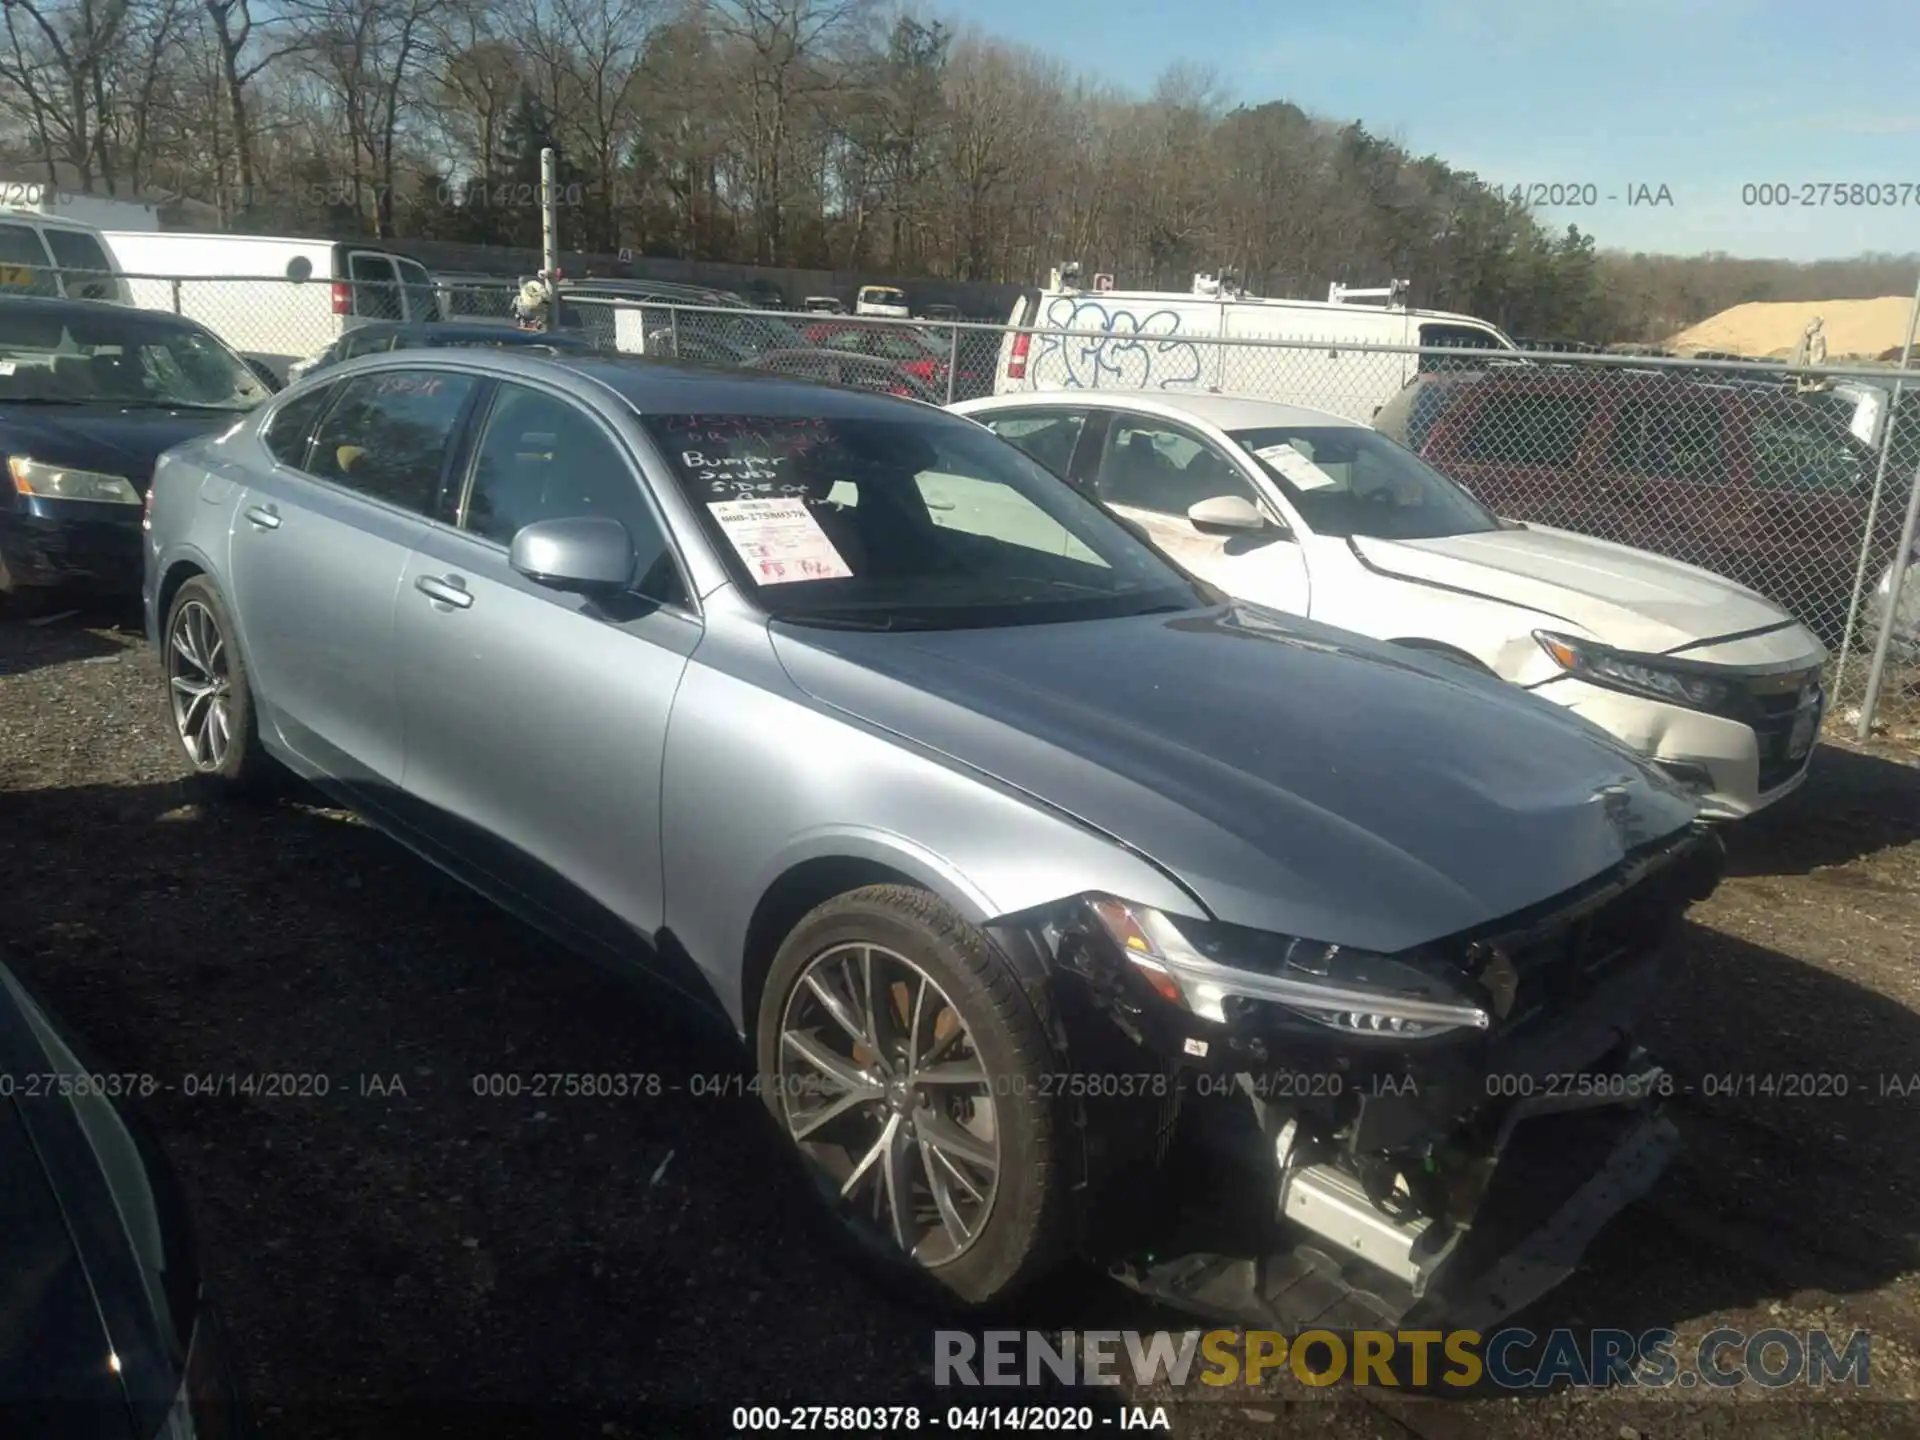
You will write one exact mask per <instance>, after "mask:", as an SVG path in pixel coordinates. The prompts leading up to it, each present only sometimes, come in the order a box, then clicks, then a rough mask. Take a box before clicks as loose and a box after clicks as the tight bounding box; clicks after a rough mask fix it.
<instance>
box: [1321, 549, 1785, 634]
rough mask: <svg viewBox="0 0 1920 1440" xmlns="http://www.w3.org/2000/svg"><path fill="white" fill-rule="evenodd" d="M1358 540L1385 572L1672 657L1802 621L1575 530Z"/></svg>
mask: <svg viewBox="0 0 1920 1440" xmlns="http://www.w3.org/2000/svg"><path fill="white" fill-rule="evenodd" d="M1352 543H1353V546H1354V548H1355V549H1356V550H1357V551H1359V553H1360V555H1361V557H1362V559H1364V560H1365V561H1366V563H1367V564H1369V565H1370V566H1372V567H1373V568H1374V569H1376V570H1382V571H1385V572H1386V573H1387V574H1390V575H1397V576H1401V577H1404V578H1406V579H1410V580H1426V581H1431V582H1434V583H1436V584H1441V585H1446V586H1449V587H1451V588H1454V589H1458V590H1470V591H1472V592H1473V593H1474V594H1476V595H1485V596H1487V597H1489V598H1490V599H1494V600H1504V601H1506V602H1508V603H1509V604H1512V605H1518V606H1522V607H1524V608H1525V609H1529V610H1537V611H1540V612H1541V613H1543V614H1546V615H1551V616H1555V617H1558V618H1559V619H1561V620H1566V621H1571V622H1572V623H1573V624H1575V625H1578V626H1580V627H1581V628H1582V629H1584V630H1586V631H1587V632H1588V633H1589V634H1591V635H1592V636H1593V637H1594V638H1595V639H1597V640H1600V641H1601V642H1602V643H1604V644H1607V645H1612V646H1615V647H1616V648H1618V649H1622V650H1634V651H1639V652H1642V653H1645V654H1662V653H1664V652H1666V651H1669V650H1678V649H1680V648H1681V647H1683V646H1693V645H1697V644H1698V643H1699V642H1701V641H1703V640H1717V639H1719V638H1720V637H1722V636H1726V635H1741V634H1747V633H1750V632H1752V631H1755V630H1763V629H1766V628H1768V627H1770V626H1776V625H1788V624H1791V623H1793V617H1792V616H1791V615H1789V614H1788V613H1787V612H1786V611H1785V610H1782V609H1781V608H1780V607H1779V606H1778V605H1776V604H1774V603H1773V601H1771V600H1769V599H1767V598H1766V597H1765V596H1764V595H1759V594H1756V593H1755V592H1754V591H1752V590H1749V589H1747V588H1746V587H1745V586H1743V585H1740V584H1738V583H1737V582H1735V581H1732V580H1729V579H1727V578H1726V577H1725V576H1722V575H1715V574H1714V573H1713V572H1712V571H1710V570H1702V569H1701V568H1700V567H1699V566H1697V565H1688V564H1685V563H1684V562H1682V561H1679V560H1671V559H1668V558H1667V557H1666V556H1664V555H1654V554H1650V553H1648V552H1647V551H1645V550H1635V549H1633V548H1632V547H1631V546H1627V545H1616V544H1613V543H1612V542H1611V541H1607V540H1596V539H1595V538H1594V537H1592V536H1591V535H1576V534H1575V533H1573V532H1572V531H1570V530H1554V529H1550V528H1548V527H1546V526H1541V525H1527V526H1525V527H1523V528H1516V529H1512V530H1494V531H1489V532H1486V533H1484V534H1479V535H1449V536H1446V537H1444V538H1441V539H1437V540H1377V539H1371V538H1367V539H1359V538H1356V539H1355V540H1354V541H1353V542H1352Z"/></svg>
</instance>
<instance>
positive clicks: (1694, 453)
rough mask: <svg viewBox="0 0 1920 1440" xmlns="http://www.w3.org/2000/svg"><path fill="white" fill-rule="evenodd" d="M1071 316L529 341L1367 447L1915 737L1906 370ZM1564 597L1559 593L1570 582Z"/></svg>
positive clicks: (607, 325)
mask: <svg viewBox="0 0 1920 1440" xmlns="http://www.w3.org/2000/svg"><path fill="white" fill-rule="evenodd" d="M3 280H4V277H0V281H3ZM127 286H128V289H129V291H130V292H131V293H130V298H131V299H132V300H133V301H134V303H136V304H139V305H143V306H148V307H151V308H154V309H162V310H171V311H174V312H175V313H178V314H182V315H186V316H189V317H191V318H193V319H196V320H199V321H201V322H202V323H203V324H205V325H207V326H208V328H210V329H212V330H213V331H214V332H215V333H217V334H219V335H220V336H222V337H223V338H224V339H225V340H227V342H228V343H229V344H231V345H232V346H233V347H234V348H235V349H237V350H239V351H241V352H242V353H243V354H247V355H250V356H253V357H256V358H258V359H262V360H264V361H266V362H267V363H268V364H269V365H271V366H273V367H275V368H277V369H279V370H281V372H282V373H284V370H285V366H286V365H287V364H288V363H290V362H291V361H294V360H297V359H304V358H308V357H311V356H313V355H315V354H317V353H319V352H321V351H323V350H328V351H329V353H331V354H333V355H334V356H335V357H336V358H341V357H345V356H350V355H352V354H356V353H366V352H367V351H368V350H370V349H376V348H378V349H384V348H388V347H390V346H391V345H393V344H394V343H396V342H395V340H394V338H393V337H392V336H391V335H390V334H389V333H387V332H386V331H385V330H384V329H383V327H380V326H378V325H372V326H371V327H370V328H369V322H376V321H382V320H388V321H423V320H429V321H442V322H458V323H464V324H471V325H476V326H492V327H511V326H516V325H518V324H520V323H522V322H520V321H518V320H517V319H516V318H515V311H514V300H515V298H516V296H517V295H518V293H519V284H518V283H517V282H513V281H507V280H504V279H503V280H501V281H499V282H497V283H488V282H484V281H473V282H464V281H463V282H462V283H450V282H443V283H440V284H437V285H436V286H435V287H433V288H432V289H431V290H425V289H423V287H420V286H400V285H387V284H372V283H367V282H361V283H359V284H353V283H349V282H331V281H328V280H325V279H323V278H318V277H316V278H315V279H311V280H308V281H306V282H290V281H286V280H276V279H230V278H213V277H178V278H174V277H128V279H127ZM1096 308H1098V310H1099V314H1100V316H1101V318H1102V319H1103V320H1104V321H1105V323H1103V324H1101V325H1099V326H1097V327H1095V326H1088V325H1086V324H1085V316H1086V314H1087V313H1088V307H1076V308H1075V309H1074V313H1073V314H1072V315H1063V316H1058V317H1055V316H1053V315H1052V314H1051V312H1049V314H1048V315H1045V316H1042V317H1039V318H1040V319H1041V320H1043V321H1044V320H1048V319H1054V318H1057V319H1059V320H1061V321H1062V322H1063V323H1062V326H1061V327H1058V328H1055V327H1050V326H1049V325H1047V324H1045V323H1041V324H1036V325H1028V326H1024V327H1020V328H1015V327H1011V326H1008V325H1007V324H1005V323H991V322H989V321H987V320H984V319H983V320H978V321H966V322H953V321H947V320H941V321H926V320H887V319H879V318H872V317H865V316H854V315H838V314H818V313H801V312H790V311H768V310H755V309H750V308H748V307H746V306H744V305H742V304H740V303H738V302H737V301H734V300H733V299H732V298H731V297H727V296H723V295H720V294H718V293H717V292H710V291H701V290H697V289H694V288H693V287H686V286H674V285H667V284H659V285H656V284H653V283H651V282H635V281H606V282H596V281H592V280H587V281H580V282H569V283H563V284H562V286H561V287H560V293H559V297H558V300H557V303H556V304H555V305H554V306H553V307H551V309H550V310H549V311H548V312H547V313H545V314H544V315H542V316H540V317H539V320H538V321H537V322H536V323H539V324H540V325H541V326H542V327H543V328H547V329H551V330H553V331H555V332H558V333H560V334H564V335H569V336H571V337H574V338H576V339H579V340H584V341H587V342H589V343H591V344H594V345H597V346H601V347H604V348H608V349H613V350H619V351H624V352H628V353H634V354H646V355H665V356H673V357H678V358H679V359H680V360H682V361H692V362H698V363H703V364H712V365H723V366H730V367H744V368H748V369H755V370H763V371H767V372H770V373H777V374H784V375H793V376H800V377H804V378H809V379H814V380H820V381H826V382H830V383H836V384H843V385H855V386H859V387H862V388H866V389H872V390H877V391H881V392H884V393H887V394H893V395H899V396H904V397H907V398H911V399H915V400H920V401H924V402H926V403H929V404H935V405H944V404H949V403H952V402H954V401H959V400H966V399H972V398H974V397H976V396H982V395H990V394H995V393H1005V392H1008V391H1041V392H1060V393H1062V394H1063V398H1064V397H1070V396H1073V395H1075V394H1077V393H1081V392H1086V391H1097V390H1126V389H1140V390H1151V391H1156V392H1163V393H1165V394H1166V395H1167V396H1169V397H1177V396H1178V395H1180V394H1182V393H1195V392H1216V393H1220V394H1226V395H1241V396H1250V397H1257V398H1262V399H1267V400H1272V401H1277V402H1281V403H1284V404H1288V405H1294V406H1300V407H1303V408H1307V409H1312V410H1319V411H1325V412H1330V413H1332V414H1335V415H1339V416H1342V417H1344V418H1347V419H1350V420H1355V421H1360V422H1363V423H1368V424H1372V425H1374V426H1375V427H1376V428H1378V429H1379V430H1381V431H1382V432H1383V433H1385V434H1387V435H1389V436H1391V438H1393V439H1394V440H1396V441H1399V442H1400V443H1402V444H1404V445H1406V446H1407V447H1408V448H1410V449H1412V450H1414V451H1415V452H1416V453H1418V454H1420V455H1421V456H1423V457H1424V458H1425V459H1426V460H1427V461H1428V462H1429V463H1431V464H1432V465H1433V466H1434V467H1435V468H1437V469H1438V470H1440V471H1441V472H1442V473H1443V474H1446V475H1448V476H1450V477H1451V478H1452V479H1454V480H1455V481H1457V482H1458V483H1460V484H1461V485H1463V486H1465V487H1466V488H1467V489H1468V490H1469V491H1470V492H1472V493H1473V494H1474V495H1475V496H1476V497H1477V498H1478V499H1480V500H1481V501H1482V502H1483V503H1484V504H1485V505H1486V506H1487V507H1488V508H1490V509H1492V510H1493V511H1495V512H1496V513H1498V514H1500V515H1502V516H1505V517H1508V518H1510V519H1514V520H1519V521H1524V522H1530V523H1532V524H1534V525H1537V526H1550V527H1554V528H1558V529H1565V530H1572V531H1578V532H1581V533H1584V534H1588V535H1593V536H1597V537H1599V538H1601V539H1605V540H1609V541H1614V542H1617V543H1619V544H1622V545H1626V546H1630V547H1633V548H1635V549H1639V550H1646V551H1651V552H1654V553H1656V554H1660V555H1666V556H1670V557H1673V558H1675V559H1678V560H1683V561H1686V562H1688V563H1691V564H1694V565H1698V566H1701V567H1703V568H1705V569H1707V570H1711V571H1715V572H1717V573H1719V574H1722V575H1726V576H1728V577H1731V578H1732V579H1734V580H1737V581H1739V582H1741V583H1742V584H1744V585H1747V586H1749V587H1751V588H1752V589H1754V590H1756V591H1759V592H1760V593H1762V594H1763V595H1766V596H1767V597H1769V598H1771V599H1773V600H1775V601H1776V602H1778V603H1779V604H1781V605H1782V606H1784V607H1785V608H1786V609H1787V610H1789V611H1790V612H1791V613H1792V614H1794V615H1795V616H1796V617H1798V618H1799V619H1800V620H1802V621H1804V622H1805V623H1806V624H1807V625H1808V626H1809V627H1810V628H1812V629H1813V630H1814V631H1815V632H1816V633H1817V634H1819V636H1820V637H1821V639H1822V640H1823V641H1825V642H1826V644H1827V646H1828V648H1829V650H1830V651H1831V656H1832V658H1831V660H1830V663H1829V693H1830V696H1831V703H1830V708H1829V717H1830V722H1831V723H1832V724H1834V725H1835V726H1836V727H1837V728H1839V729H1841V730H1843V731H1847V732H1851V731H1852V730H1854V729H1855V728H1856V727H1857V726H1858V725H1859V724H1860V723H1861V722H1860V707H1861V703H1862V700H1863V699H1864V698H1865V697H1866V695H1867V693H1868V690H1869V675H1870V673H1871V672H1872V671H1873V668H1874V667H1873V660H1874V657H1875V651H1876V641H1877V639H1878V637H1879V636H1880V634H1881V631H1882V628H1883V622H1886V621H1887V617H1888V615H1889V612H1890V611H1891V615H1892V619H1891V623H1890V625H1888V626H1887V628H1888V629H1889V630H1890V643H1889V645H1888V646H1887V658H1886V663H1885V667H1884V670H1883V671H1882V673H1881V676H1880V684H1879V687H1878V688H1879V695H1878V706H1877V708H1876V712H1875V714H1874V715H1873V716H1872V717H1870V718H1871V719H1872V720H1873V721H1875V722H1877V723H1879V724H1881V725H1885V726H1887V727H1890V728H1893V729H1895V730H1914V731H1917V732H1920V556H1916V557H1915V561H1914V566H1913V568H1911V569H1909V570H1907V571H1906V573H1905V574H1904V575H1901V574H1900V573H1899V571H1900V569H1901V567H1900V565H1899V564H1898V563H1897V560H1898V552H1899V549H1900V546H1899V540H1900V536H1901V533H1902V526H1903V522H1904V521H1905V519H1906V518H1907V514H1908V510H1909V504H1908V501H1909V497H1910V496H1911V495H1912V494H1914V493H1915V491H1916V487H1920V396H1916V395H1915V394H1913V393H1912V390H1911V389H1909V388H1907V387H1904V386H1903V385H1902V383H1901V380H1902V376H1903V375H1909V376H1910V378H1911V379H1912V380H1913V381H1914V382H1915V384H1920V371H1903V370H1901V369H1899V368H1896V367H1893V366H1880V367H1847V366H1828V367H1821V368H1806V367H1799V368H1791V369H1789V368H1783V367H1782V366H1780V365H1778V364H1770V363H1768V362H1750V363H1740V362H1731V361H1712V362H1706V361H1680V360H1671V359H1662V358H1645V357H1637V356H1636V357H1624V356H1612V355H1598V354H1575V353H1567V352H1538V353H1529V352H1524V351H1521V352H1514V351H1488V350H1484V349H1471V350H1470V349H1462V348H1458V347H1457V346H1433V345H1429V346H1425V347H1421V346H1415V345H1392V344H1382V343H1371V344H1359V343H1353V342H1351V341H1349V340H1344V339H1332V338H1328V339H1301V338H1298V337H1285V338H1283V337H1279V336H1272V335H1261V334H1233V333H1229V334H1226V335H1222V334H1221V333H1219V332H1220V331H1221V330H1223V329H1225V330H1228V331H1231V330H1232V329H1233V328H1234V324H1233V320H1232V319H1231V313H1230V312H1229V311H1223V310H1222V308H1221V307H1218V306H1214V307H1206V308H1210V309H1211V313H1212V314H1213V315H1216V316H1217V315H1221V314H1227V315H1228V316H1229V318H1228V319H1226V320H1224V321H1212V322H1209V328H1210V333H1205V334H1201V333H1190V330H1191V326H1192V324H1193V319H1192V318H1191V317H1185V318H1184V321H1183V311H1182V308H1181V307H1178V306H1174V305H1168V306H1165V307H1163V308H1161V309H1159V310H1157V311H1156V312H1155V313H1154V314H1153V315H1151V316H1149V317H1147V318H1146V319H1145V320H1136V319H1135V318H1133V317H1132V316H1131V315H1130V314H1128V313H1126V312H1125V311H1122V310H1118V309H1111V308H1106V307H1096ZM1187 308H1191V309H1196V310H1197V309H1200V308H1203V307H1187ZM1183 323H1185V324H1186V325H1187V326H1188V327H1189V328H1188V329H1186V330H1183V329H1182V325H1183ZM1068 325H1071V326H1072V327H1073V328H1066V326H1068ZM360 330H364V331H365V334H364V336H363V337H362V338H361V339H360V340H358V341H356V340H355V339H354V338H353V337H354V332H356V331H360ZM443 338H444V334H443ZM473 338H474V340H476V341H480V340H482V339H483V336H482V333H481V332H480V331H478V330H476V331H475V332H474V335H473ZM1469 342H1470V343H1484V342H1477V341H1471V339H1470V337H1469ZM400 343H405V338H404V337H402V340H401V342H400ZM1910 553H1911V551H1910ZM1623 558H1624V557H1623ZM1565 579H1566V581H1567V582H1568V583H1570V584H1574V585H1576V586H1577V585H1578V584H1580V583H1581V582H1580V577H1579V575H1578V574H1577V573H1576V572H1574V571H1573V570H1571V569H1570V570H1569V572H1568V573H1567V575H1566V576H1565ZM1606 588H1607V592H1608V593H1609V594H1621V593H1623V592H1624V593H1628V594H1631V595H1632V596H1633V599H1632V603H1634V604H1636V605H1640V606H1643V607H1645V608H1646V609H1647V610H1649V611H1650V612H1658V611H1661V610H1665V611H1667V612H1668V613H1669V614H1671V615H1672V616H1673V618H1675V619H1676V620H1677V621H1680V622H1681V623H1683V624H1684V623H1689V622H1690V621H1691V620H1693V619H1694V618H1699V619H1700V620H1702V621H1703V622H1704V623H1710V620H1708V618H1707V617H1705V616H1703V615H1698V613H1697V612H1696V616H1690V617H1688V619H1687V620H1682V619H1681V616H1682V612H1683V611H1686V610H1687V609H1688V608H1689V607H1690V606H1696V605H1698V603H1699V602H1698V601H1697V600H1695V599H1694V598H1692V597H1690V596H1689V595H1688V594H1687V593H1686V590H1685V585H1684V582H1678V581H1675V580H1673V579H1671V578H1670V577H1661V576H1656V575H1652V574H1636V573H1635V572H1634V571H1633V570H1632V567H1631V565H1630V563H1623V566H1622V569H1621V572H1620V573H1619V574H1618V575H1616V576H1615V577H1612V578H1610V579H1609V580H1608V581H1607V582H1606Z"/></svg>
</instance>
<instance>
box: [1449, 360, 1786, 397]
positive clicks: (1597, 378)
mask: <svg viewBox="0 0 1920 1440" xmlns="http://www.w3.org/2000/svg"><path fill="white" fill-rule="evenodd" d="M1417 383H1419V384H1422V385H1441V386H1458V387H1460V388H1462V389H1474V390H1479V389H1487V390H1516V389H1517V390H1551V391H1553V392H1554V393H1556V394H1568V393H1577V392H1584V391H1588V390H1600V389H1605V390H1608V391H1611V392H1613V393H1627V394H1637V393H1641V392H1648V391H1651V392H1654V393H1657V394H1672V393H1674V392H1675V391H1676V390H1680V391H1682V392H1691V393H1693V394H1700V393H1701V392H1706V391H1720V392H1726V393H1737V394H1741V395H1744V396H1746V397H1748V398H1750V399H1757V400H1762V401H1773V400H1779V401H1783V402H1785V401H1792V400H1796V399H1801V398H1804V397H1801V396H1798V395H1795V394H1794V393H1792V392H1791V391H1789V390H1787V389H1785V388H1784V387H1783V386H1782V385H1781V383H1780V381H1779V380H1776V379H1773V378H1771V377H1770V376H1762V375H1743V374H1740V373H1739V372H1738V371H1728V372H1726V373H1725V374H1724V375H1722V376H1717V377H1716V376H1714V375H1711V374H1708V375H1702V374H1699V373H1692V374H1689V373H1688V372H1687V371H1686V370H1685V368H1684V367H1678V366H1661V367H1660V368H1659V369H1656V370H1635V369H1633V368H1632V367H1630V366H1627V365H1608V366H1605V367H1600V368H1594V367H1590V366H1585V365H1581V366H1573V365H1568V366H1557V365H1512V366H1504V365H1503V366H1501V367H1500V368H1499V369H1496V370H1460V371H1453V372H1451V373H1446V372H1442V373H1438V374H1431V375H1422V376H1419V377H1418V381H1417ZM1756 392H1757V393H1756Z"/></svg>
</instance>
